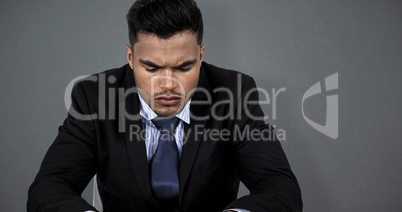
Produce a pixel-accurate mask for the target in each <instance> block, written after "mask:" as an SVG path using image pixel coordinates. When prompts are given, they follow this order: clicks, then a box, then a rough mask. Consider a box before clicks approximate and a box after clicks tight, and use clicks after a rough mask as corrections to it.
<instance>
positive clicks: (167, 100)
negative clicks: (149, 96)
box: [155, 96, 181, 106]
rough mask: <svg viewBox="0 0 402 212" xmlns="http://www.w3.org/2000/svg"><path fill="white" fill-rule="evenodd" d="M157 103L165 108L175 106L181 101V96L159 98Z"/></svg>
mask: <svg viewBox="0 0 402 212" xmlns="http://www.w3.org/2000/svg"><path fill="white" fill-rule="evenodd" d="M155 101H156V102H157V103H159V104H161V105H164V106H173V105H176V104H178V103H179V102H180V101H181V98H180V97H179V96H159V97H157V98H155Z"/></svg>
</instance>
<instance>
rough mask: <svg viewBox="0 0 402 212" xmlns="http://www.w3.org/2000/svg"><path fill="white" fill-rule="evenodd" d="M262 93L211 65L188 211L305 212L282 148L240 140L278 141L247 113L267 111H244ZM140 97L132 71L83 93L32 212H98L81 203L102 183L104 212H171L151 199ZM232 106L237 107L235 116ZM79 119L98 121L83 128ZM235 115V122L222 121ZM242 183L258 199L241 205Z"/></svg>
mask: <svg viewBox="0 0 402 212" xmlns="http://www.w3.org/2000/svg"><path fill="white" fill-rule="evenodd" d="M111 77H112V78H113V79H114V80H113V79H112V78H111ZM109 79H111V80H110V81H109ZM104 82H106V83H104ZM104 84H105V85H104ZM255 87H256V86H255V82H254V80H253V79H252V78H251V77H249V76H246V75H244V74H241V73H239V72H235V71H229V70H224V69H221V68H217V67H215V66H212V65H209V64H207V63H205V62H204V63H203V64H202V67H201V69H200V78H199V83H198V88H203V89H200V90H199V91H197V92H196V93H195V94H194V96H193V97H192V102H191V105H190V113H191V114H192V115H193V116H197V117H198V118H196V119H195V118H191V123H190V124H188V125H187V124H185V126H184V133H185V135H187V136H186V139H185V140H184V145H183V151H182V157H181V162H180V170H179V178H180V197H179V200H180V211H221V210H223V209H225V208H243V209H247V210H250V211H301V210H302V201H301V193H300V189H299V186H298V183H297V180H296V178H295V176H294V175H293V173H292V171H291V169H290V166H289V164H288V161H287V159H286V156H285V154H284V152H283V150H282V148H281V145H280V143H279V142H278V141H277V140H276V138H273V139H269V138H268V139H267V138H266V137H267V136H266V135H265V138H264V137H257V138H255V137H253V138H247V136H248V135H247V134H239V133H235V132H236V130H237V132H241V133H244V132H245V133H247V131H243V130H247V128H248V130H250V131H252V130H257V131H258V132H262V131H264V130H268V131H269V132H271V133H272V128H271V126H269V125H266V124H265V123H264V121H262V120H257V119H254V118H249V115H248V114H247V112H246V110H248V111H249V114H252V115H254V116H257V117H263V112H262V110H261V108H260V106H259V105H258V104H246V105H243V104H242V102H244V98H245V97H246V96H248V97H249V98H248V100H249V101H256V100H258V93H257V92H251V93H250V94H249V95H247V92H248V91H250V89H253V88H255ZM222 88H224V89H222ZM130 89H131V90H130ZM134 91H135V83H134V76H133V70H132V69H131V68H130V67H129V66H128V65H125V66H123V67H121V68H118V69H112V70H108V71H106V72H103V73H100V74H97V75H94V76H92V78H87V79H86V80H82V81H80V82H79V83H76V85H75V86H74V89H73V92H72V109H70V113H69V115H68V117H67V118H66V120H65V122H64V124H63V125H62V126H60V128H59V134H58V136H57V138H56V139H55V141H54V143H53V144H52V145H51V147H50V148H49V150H48V152H47V154H46V156H45V158H44V160H43V163H42V165H41V168H40V171H39V173H38V175H37V176H36V178H35V181H34V182H33V184H32V185H31V187H30V189H29V198H28V204H27V208H28V211H51V212H54V211H75V212H76V211H85V210H95V209H94V208H93V207H92V206H90V205H89V204H88V203H87V202H86V201H85V200H83V199H82V198H81V197H80V195H81V193H82V191H83V190H84V188H85V187H86V186H87V184H88V182H89V181H90V180H91V178H92V177H93V176H94V174H95V173H96V174H97V179H98V187H99V192H100V196H101V198H102V203H103V208H104V211H105V212H114V211H163V208H162V206H161V205H160V204H159V202H158V201H157V200H156V199H155V198H154V197H153V195H152V192H151V187H150V180H149V174H148V173H149V172H148V162H147V159H146V151H145V144H144V141H143V137H141V136H136V135H137V134H136V133H134V131H136V130H137V129H141V128H142V127H141V126H142V125H141V120H140V119H139V118H138V117H139V116H138V114H139V99H138V95H137V93H135V92H134ZM206 91H208V92H209V93H210V94H211V95H210V96H208V95H207V94H206ZM227 91H231V92H232V93H233V94H234V95H229V94H228V92H227ZM228 100H230V101H232V102H235V103H237V104H236V105H234V107H231V106H230V104H229V103H228V102H229V101H228ZM214 105H215V106H214ZM74 111H75V113H76V114H85V115H92V116H91V117H92V118H91V120H80V119H79V118H77V117H75V116H74V115H72V114H74ZM104 114H106V115H104ZM227 114H228V116H231V117H229V118H222V119H221V120H217V119H216V118H213V117H214V115H215V117H216V116H219V117H223V116H226V115H227ZM233 116H234V117H233ZM200 117H202V118H200ZM218 131H219V132H218ZM250 131H249V132H250ZM216 132H218V133H222V132H223V133H222V134H224V135H223V136H222V137H217V136H214V135H216ZM227 132H230V134H227ZM214 133H215V134H214ZM235 134H237V136H236V135H235ZM249 134H250V133H249ZM239 135H240V136H239ZM242 136H245V137H242ZM239 179H240V180H241V181H242V182H243V183H244V184H245V185H246V186H247V188H248V189H249V190H250V192H251V193H250V195H247V196H244V197H242V198H240V199H236V197H237V192H238V185H239Z"/></svg>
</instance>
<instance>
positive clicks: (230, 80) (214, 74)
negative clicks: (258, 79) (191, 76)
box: [202, 62, 255, 90]
mask: <svg viewBox="0 0 402 212" xmlns="http://www.w3.org/2000/svg"><path fill="white" fill-rule="evenodd" d="M202 69H203V70H204V71H205V75H206V78H207V80H208V84H209V87H210V88H211V89H216V88H222V87H224V88H228V89H230V90H232V89H236V90H238V89H239V88H243V87H244V85H251V86H255V82H254V79H253V78H252V77H251V76H249V75H247V74H244V73H242V72H239V71H235V70H230V69H225V68H221V67H218V66H215V65H211V64H209V63H207V62H203V63H202Z"/></svg>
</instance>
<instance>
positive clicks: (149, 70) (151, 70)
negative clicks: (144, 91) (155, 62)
mask: <svg viewBox="0 0 402 212" xmlns="http://www.w3.org/2000/svg"><path fill="white" fill-rule="evenodd" d="M145 70H146V71H148V72H156V71H158V69H157V68H145Z"/></svg>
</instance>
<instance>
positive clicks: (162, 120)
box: [152, 117, 179, 134]
mask: <svg viewBox="0 0 402 212" xmlns="http://www.w3.org/2000/svg"><path fill="white" fill-rule="evenodd" d="M152 122H153V123H154V125H155V126H156V128H158V130H159V131H161V133H162V134H166V133H169V134H173V131H174V129H176V126H177V124H178V123H179V119H178V118H177V117H173V118H166V117H156V118H154V119H153V120H152Z"/></svg>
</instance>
